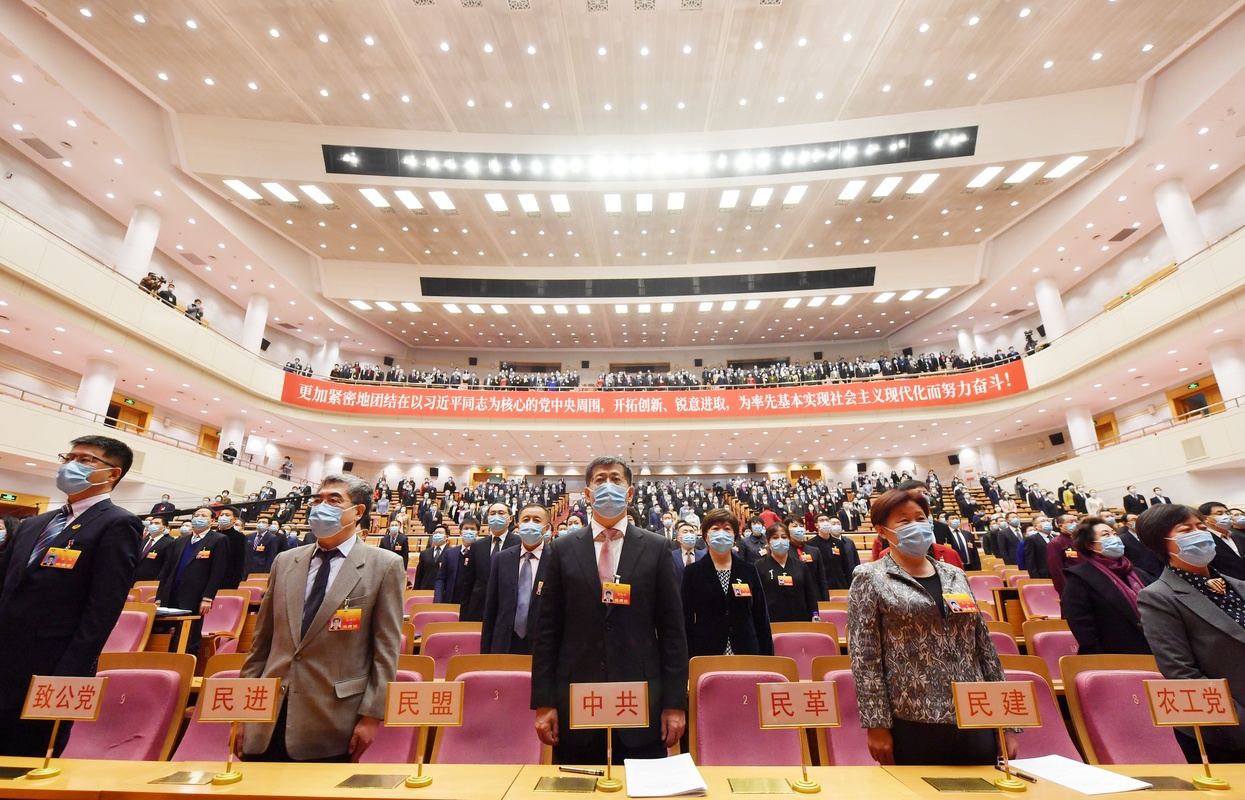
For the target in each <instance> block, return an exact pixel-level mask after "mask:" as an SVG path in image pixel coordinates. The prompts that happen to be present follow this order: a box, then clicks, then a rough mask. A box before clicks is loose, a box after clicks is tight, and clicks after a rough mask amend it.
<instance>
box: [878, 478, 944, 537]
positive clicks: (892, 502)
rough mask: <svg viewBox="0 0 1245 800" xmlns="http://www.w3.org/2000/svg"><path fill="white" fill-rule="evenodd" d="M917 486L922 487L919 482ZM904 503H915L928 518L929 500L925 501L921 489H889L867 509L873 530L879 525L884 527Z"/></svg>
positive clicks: (923, 492)
mask: <svg viewBox="0 0 1245 800" xmlns="http://www.w3.org/2000/svg"><path fill="white" fill-rule="evenodd" d="M917 485H918V486H924V484H921V483H919V482H918V483H917ZM905 503H916V504H917V505H918V506H920V507H921V511H923V512H925V515H926V516H929V500H927V499H926V497H925V491H924V490H923V489H917V488H912V489H891V490H890V491H889V492H886V493H885V494H883V495H882V496H881V497H879V498H878V499H877V500H874V501H873V505H872V506H871V507H870V508H869V521H870V522H872V523H873V528H874V530H877V528H878V526H880V525H885V524H886V520H888V519H890V516H891V514H893V513H894V511H895V509H897V508H899V507H900V506H902V505H903V504H905Z"/></svg>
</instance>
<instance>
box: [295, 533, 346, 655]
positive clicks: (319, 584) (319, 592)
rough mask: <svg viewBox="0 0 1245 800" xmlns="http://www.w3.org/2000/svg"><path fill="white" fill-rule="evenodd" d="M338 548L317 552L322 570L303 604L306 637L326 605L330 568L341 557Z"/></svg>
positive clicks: (303, 631) (317, 574)
mask: <svg viewBox="0 0 1245 800" xmlns="http://www.w3.org/2000/svg"><path fill="white" fill-rule="evenodd" d="M340 555H341V553H340V552H338V550H337V549H336V548H334V549H332V550H319V549H317V550H316V554H315V556H314V557H315V558H318V559H321V561H322V563H321V564H320V570H319V571H318V572H317V573H316V579H315V580H314V581H312V583H311V594H310V595H308V596H307V602H306V603H304V604H303V629H302V635H303V636H304V637H305V636H306V635H307V631H308V630H310V629H311V622H312V620H314V619H315V618H316V614H319V613H320V605H321V604H322V603H324V593H325V591H327V590H328V588H329V572H330V571H331V570H330V569H329V568H330V566H331V565H332V563H333V559H335V558H337V557H338V556H340Z"/></svg>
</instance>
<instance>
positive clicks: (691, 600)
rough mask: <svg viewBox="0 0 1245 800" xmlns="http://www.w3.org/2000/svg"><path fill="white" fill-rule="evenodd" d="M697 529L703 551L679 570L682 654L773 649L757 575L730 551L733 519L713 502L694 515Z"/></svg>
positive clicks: (736, 522) (730, 653) (759, 652)
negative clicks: (706, 550) (705, 547)
mask: <svg viewBox="0 0 1245 800" xmlns="http://www.w3.org/2000/svg"><path fill="white" fill-rule="evenodd" d="M700 533H701V536H703V537H704V539H705V543H706V544H707V545H708V546H709V553H708V555H707V556H705V557H704V558H701V559H700V560H698V561H694V562H693V563H691V564H689V565H688V566H687V567H686V568H684V570H683V618H684V626H685V628H686V630H687V654H688V656H689V657H691V658H695V657H696V656H721V655H728V656H772V655H774V639H773V636H772V635H771V634H770V627H769V612H768V610H767V609H766V607H765V592H764V590H763V589H762V587H761V579H760V577H759V576H758V575H757V571H756V568H755V567H753V565H751V564H749V563H748V562H747V561H744V559H743V558H742V557H741V556H739V555H737V554H736V553H734V552H733V548H734V547H735V542H736V540H737V539H738V537H739V520H738V519H736V517H735V515H734V514H732V513H731V512H730V511H727V510H726V509H725V508H715V509H713V510H712V511H710V512H708V513H707V514H705V516H704V519H702V520H701V521H700Z"/></svg>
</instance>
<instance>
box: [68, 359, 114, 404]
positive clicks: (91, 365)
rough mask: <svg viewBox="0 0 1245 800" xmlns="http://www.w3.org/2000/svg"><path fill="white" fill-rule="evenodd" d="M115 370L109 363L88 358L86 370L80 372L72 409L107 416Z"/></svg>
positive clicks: (112, 364)
mask: <svg viewBox="0 0 1245 800" xmlns="http://www.w3.org/2000/svg"><path fill="white" fill-rule="evenodd" d="M117 369H118V367H117V365H116V364H114V363H112V362H111V361H104V360H102V359H98V358H88V359H87V361H86V368H85V369H84V370H82V380H81V381H79V382H78V394H77V395H76V396H75V397H74V407H75V408H79V409H81V410H83V411H89V412H91V413H92V414H101V415H102V414H107V413H108V404H109V403H111V402H112V393H113V390H114V389H115V388H116V386H117Z"/></svg>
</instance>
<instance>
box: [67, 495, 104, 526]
mask: <svg viewBox="0 0 1245 800" xmlns="http://www.w3.org/2000/svg"><path fill="white" fill-rule="evenodd" d="M110 496H111V493H110V492H104V493H103V494H93V495H91V496H90V497H84V498H82V499H81V500H78V501H76V502H73V503H70V504H69V518H68V519H66V520H65V525H66V526H68V525H69V523H71V522H73V521H74V520H75V519H77V518H78V517H80V516H82V515H83V514H85V513H86V511H87V509H88V508H90V507H91V506H93V505H95V504H96V503H102V502H103V501H105V500H107V499H108V498H109V497H110Z"/></svg>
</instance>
